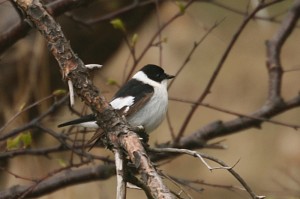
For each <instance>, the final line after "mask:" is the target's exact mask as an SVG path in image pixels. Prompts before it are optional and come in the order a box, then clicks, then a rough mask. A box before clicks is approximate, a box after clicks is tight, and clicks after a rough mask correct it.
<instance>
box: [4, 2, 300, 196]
mask: <svg viewBox="0 0 300 199" xmlns="http://www.w3.org/2000/svg"><path fill="white" fill-rule="evenodd" d="M46 2H47V1H46ZM134 2H138V5H140V6H136V7H134V8H131V9H128V10H129V11H126V12H121V11H122V9H123V8H130V5H135V4H134ZM149 2H150V3H149ZM153 2H155V1H117V0H114V1H94V2H93V3H90V4H87V5H84V6H81V7H80V8H76V9H73V10H72V11H68V12H66V13H64V14H62V15H61V16H59V17H57V21H58V22H59V23H60V24H61V26H62V29H63V31H64V33H65V35H66V37H67V39H68V40H69V41H70V44H71V46H72V47H73V50H74V51H75V52H76V53H77V54H78V56H79V57H80V58H81V59H82V60H83V61H84V62H85V63H86V64H91V63H97V64H102V65H103V68H102V69H100V70H99V71H95V72H93V73H92V76H93V81H94V84H95V85H97V87H99V89H100V90H101V91H102V92H103V94H104V95H105V96H106V97H107V99H110V98H111V97H112V96H113V94H114V93H115V92H116V91H117V90H118V87H119V85H122V83H123V82H124V81H125V79H126V77H127V76H126V74H128V72H129V71H130V68H131V66H132V65H133V60H132V57H131V56H130V50H129V48H128V45H127V44H126V42H125V38H127V39H128V40H129V41H131V39H132V38H133V36H134V35H135V34H136V35H137V39H136V40H135V53H136V54H137V56H139V55H140V54H141V53H142V52H143V51H144V49H145V48H146V47H147V45H148V43H149V41H150V39H151V38H152V37H153V35H154V34H156V33H157V31H158V29H159V28H160V27H161V26H162V25H163V24H165V23H166V22H168V21H169V20H170V19H171V18H172V17H174V16H175V15H176V14H177V13H178V12H180V8H181V6H182V5H185V2H182V3H181V2H179V1H178V2H177V1H159V2H160V3H157V4H155V3H153ZM157 2H158V1H157ZM258 2H259V1H258V0H250V1H248V0H241V1H236V0H224V1H211V2H210V1H208V2H202V1H195V2H194V3H193V4H192V5H191V6H190V7H189V8H188V9H187V10H186V11H185V13H184V15H183V16H181V17H178V18H177V19H175V21H174V22H172V23H171V24H169V25H168V26H167V28H165V29H164V30H163V31H162V32H161V35H160V39H161V41H162V42H161V46H160V47H159V46H151V47H150V49H149V51H147V53H146V54H145V55H144V56H143V57H142V59H141V60H140V62H139V63H138V66H137V68H136V70H138V69H139V68H141V67H142V66H143V65H145V64H148V63H153V64H158V65H161V66H162V67H163V68H164V69H165V71H167V73H169V74H175V73H176V72H177V71H178V70H179V68H180V66H181V65H182V64H183V63H184V60H185V59H186V58H187V56H188V54H189V52H190V50H191V49H192V48H193V45H194V43H195V42H197V41H199V40H200V39H201V38H202V37H203V36H204V35H205V34H206V33H207V31H208V30H209V29H210V28H211V27H212V26H213V25H214V24H215V23H218V22H220V21H222V22H221V23H220V24H219V25H218V26H217V27H216V28H215V29H213V31H212V32H211V33H210V34H209V35H208V36H207V37H206V38H205V40H204V41H203V42H202V43H201V44H200V45H199V47H198V48H197V49H196V51H195V52H194V53H193V55H192V57H191V59H190V61H189V62H188V63H187V64H186V66H185V67H184V69H183V70H182V72H181V73H180V74H179V75H178V76H177V77H176V79H175V82H174V84H172V86H171V87H170V89H169V95H170V97H176V98H180V99H186V100H192V101H195V100H196V99H197V98H198V97H199V96H200V95H201V94H202V92H203V90H204V88H205V86H206V84H207V82H208V81H209V79H210V78H211V75H212V73H213V71H214V69H215V68H216V65H217V64H218V62H219V60H220V58H221V56H222V54H223V53H224V51H225V49H226V48H227V46H228V44H229V42H230V40H231V38H232V36H233V34H234V33H235V32H236V31H237V29H238V27H239V26H240V24H241V23H242V21H243V19H244V18H245V15H246V14H247V13H249V12H251V10H253V9H254V8H255V7H256V5H257V4H258ZM292 3H293V1H290V0H286V1H283V2H281V3H278V4H275V5H273V6H271V7H269V8H267V9H264V10H262V11H260V12H259V13H258V14H257V16H259V17H262V18H268V17H272V16H276V20H278V21H281V20H282V19H283V18H284V16H285V15H286V12H287V11H288V9H289V8H290V7H291V5H292ZM220 5H224V6H226V7H228V8H231V9H227V8H224V6H220ZM0 10H1V11H0V18H1V19H2V20H0V33H1V32H2V33H4V32H5V31H7V30H9V29H10V28H11V27H13V26H14V25H15V23H17V22H18V20H20V19H19V17H18V13H17V12H15V11H14V7H13V6H12V4H10V2H8V1H3V2H2V3H1V4H0ZM115 12H117V13H116V14H115V15H113V16H110V14H112V13H115ZM118 12H119V13H118ZM115 18H120V19H121V20H122V21H123V23H124V26H125V27H126V32H125V33H124V32H122V31H121V30H120V29H116V28H114V27H113V25H112V24H111V23H110V22H111V20H113V19H115ZM97 20H98V21H97ZM276 20H275V21H276ZM279 27H280V23H277V22H271V21H269V20H259V19H256V20H252V21H251V22H250V23H249V24H248V25H247V27H246V28H245V30H244V31H243V33H242V34H241V36H240V37H239V39H238V41H237V43H236V44H235V45H234V47H233V49H232V50H231V52H230V54H229V57H228V58H227V60H226V61H225V63H224V66H223V67H222V70H221V72H220V74H219V76H218V78H217V80H216V82H215V84H214V85H213V87H212V90H211V93H210V94H209V96H208V97H207V98H206V99H205V101H204V102H206V103H209V104H211V105H215V106H218V107H222V108H224V109H227V110H231V111H234V112H238V113H243V114H251V113H253V112H254V111H256V110H258V109H259V108H260V107H261V106H262V105H263V104H264V103H265V101H266V98H267V95H268V73H267V68H266V46H265V42H266V40H268V39H271V38H272V37H273V36H274V35H275V34H276V31H277V30H278V28H279ZM299 33H300V32H299V28H296V29H295V30H294V32H293V34H292V35H291V36H290V37H289V38H288V41H287V42H286V43H285V45H284V48H283V51H282V53H281V59H282V60H281V61H282V65H283V67H284V70H286V71H287V72H285V73H284V76H283V85H282V93H283V97H284V99H287V100H288V99H291V98H293V97H295V96H297V95H298V93H299V88H300V86H299V85H300V84H299V83H300V80H299V70H293V69H296V68H298V69H299V55H298V54H299V51H300V46H299V42H300V41H299V40H300V38H299V35H300V34H299ZM135 37H136V36H135ZM156 41H157V42H158V43H160V42H159V40H156ZM0 59H1V60H0V68H1V73H0V107H1V108H0V126H3V125H4V124H5V123H6V122H7V121H9V119H10V118H11V117H12V116H13V115H15V113H16V112H17V111H18V110H20V107H22V106H24V105H29V104H31V103H33V102H35V101H37V100H39V99H41V98H43V97H45V96H48V95H49V94H51V93H52V92H53V91H55V90H56V89H67V87H66V84H65V83H64V82H63V81H62V78H61V74H60V71H59V67H58V64H57V62H56V61H55V60H54V59H53V57H52V56H51V54H49V52H48V50H47V46H46V43H45V40H44V39H43V38H42V36H40V34H39V33H38V32H36V31H35V30H31V31H30V32H29V33H28V35H27V36H26V37H24V38H23V39H20V40H19V41H18V42H16V43H15V44H14V45H13V46H11V47H10V48H8V49H7V50H6V51H5V52H4V53H2V55H1V57H0ZM290 70H291V71H290ZM124 74H125V75H124ZM51 103H53V102H52V101H51V100H49V101H46V102H44V103H41V104H40V105H39V106H37V107H35V108H34V109H31V110H30V111H28V112H25V113H23V114H21V115H20V116H19V117H18V118H16V119H15V120H14V122H13V123H11V124H10V125H9V126H8V127H6V128H5V130H4V131H2V132H1V134H5V133H7V132H9V131H10V130H12V129H15V128H17V127H18V126H20V125H22V124H24V123H26V122H28V121H29V120H30V119H31V118H33V117H35V116H37V115H39V114H41V113H42V112H43V111H45V110H46V109H47V107H49V106H50V104H51ZM169 103H170V104H169V115H170V122H171V124H172V127H173V129H174V132H175V133H176V132H178V131H179V129H180V127H181V125H182V123H183V121H184V119H185V117H186V115H187V113H188V112H189V110H190V107H191V105H190V104H185V103H181V102H176V101H172V100H171V101H170V102H169ZM75 104H76V106H75V109H77V110H80V111H81V110H85V109H84V108H83V104H82V103H81V102H80V100H77V101H76V103H75ZM75 117H77V116H76V115H74V114H71V112H70V111H69V109H68V106H67V104H65V106H63V107H62V108H61V109H60V110H59V111H57V112H55V113H54V114H53V115H52V116H51V117H48V118H46V119H45V120H44V121H43V123H44V124H46V125H47V126H49V127H50V128H53V129H54V130H56V131H58V132H59V131H61V129H57V128H56V126H57V124H59V123H61V122H62V121H66V120H68V119H72V118H75ZM234 118H236V116H232V115H229V114H226V113H223V112H219V111H215V110H211V109H208V108H205V107H199V108H198V109H197V112H196V114H195V115H194V116H193V117H192V120H191V122H190V123H189V125H188V127H187V129H186V131H185V135H188V134H191V133H193V132H194V131H196V130H197V129H199V128H201V127H202V126H205V125H207V124H209V123H211V122H214V121H216V120H222V121H228V120H231V119H234ZM299 118H300V110H299V108H295V109H292V110H290V111H287V112H286V113H283V114H281V115H279V116H276V117H275V118H273V119H274V120H277V121H281V122H285V123H288V124H295V125H299V124H300V121H299ZM171 139H172V136H171V133H170V128H169V126H168V124H167V122H166V121H164V123H163V124H162V125H161V126H160V127H159V128H158V129H157V130H156V131H155V132H153V133H152V134H151V135H150V146H155V144H157V143H164V142H167V141H170V140H171ZM221 140H223V141H222V144H223V145H226V146H227V147H228V148H227V149H226V150H217V149H201V150H199V151H200V152H202V153H206V154H209V155H212V156H214V157H217V158H218V159H221V160H223V161H224V162H226V163H227V164H228V165H234V164H235V163H236V162H237V161H239V162H238V164H237V165H236V166H235V170H236V171H237V172H238V173H239V174H240V175H241V177H243V178H244V180H245V181H246V182H247V183H248V185H249V186H250V187H251V188H252V189H253V190H254V192H255V193H256V194H258V195H266V196H269V197H270V198H299V192H300V169H299V166H300V155H299V154H300V144H299V143H300V135H299V131H297V130H295V129H293V128H289V127H285V126H280V125H274V124H271V123H263V125H262V126H261V129H255V128H251V129H248V130H244V131H242V132H237V133H235V134H232V135H230V136H226V137H221V138H218V139H215V140H212V141H211V142H216V141H221ZM55 142H56V140H54V139H53V138H49V136H45V135H43V134H42V133H41V134H39V133H34V132H33V141H32V147H41V146H51V145H52V144H54V143H55ZM5 150H6V143H4V142H3V143H1V151H3V152H4V151H5ZM92 153H95V154H99V153H101V155H108V156H112V153H111V152H110V151H108V150H102V149H93V150H92ZM69 156H70V153H64V154H54V155H53V158H52V159H47V158H43V157H31V156H22V157H17V158H13V159H10V160H6V161H5V162H4V161H3V162H2V163H0V164H1V167H6V168H8V169H9V170H10V171H13V172H14V173H17V174H20V175H22V176H28V177H39V176H43V175H46V174H47V173H49V172H50V171H51V170H52V169H54V168H59V167H60V164H59V160H61V159H65V160H67V159H68V158H69ZM212 165H214V164H213V163H212ZM159 169H160V170H162V172H163V173H165V174H168V175H170V176H173V177H178V178H183V179H190V180H199V181H201V182H203V183H206V184H207V185H199V186H198V187H201V188H204V190H203V191H202V192H200V193H199V192H196V191H193V190H191V189H189V188H185V191H187V192H188V193H189V194H190V196H191V197H193V198H232V199H234V198H250V196H249V195H248V193H246V192H245V191H242V190H239V189H237V188H235V187H240V184H239V183H238V182H237V180H236V179H234V178H233V177H232V176H231V175H230V174H229V173H228V172H227V171H225V170H214V171H213V172H210V171H209V170H208V169H207V168H206V167H205V165H203V163H202V162H201V161H199V160H197V159H195V158H191V157H189V156H184V155H183V156H180V157H178V158H176V159H175V160H173V161H171V162H169V163H167V164H163V165H162V166H160V167H159ZM166 182H167V184H168V185H169V187H170V188H171V189H173V190H174V191H176V192H177V191H179V190H180V189H179V188H178V187H176V186H175V185H174V184H172V183H171V182H170V181H169V180H166ZM15 184H28V182H26V181H24V180H21V179H16V178H15V177H13V176H11V175H9V174H8V173H6V172H0V187H1V190H4V189H5V188H8V187H11V186H13V185H15ZM210 185H211V186H210ZM115 187H116V179H115V178H114V177H113V178H110V179H109V180H106V181H100V182H90V183H85V184H79V185H76V186H71V187H67V188H63V189H61V190H58V191H56V192H54V193H52V194H49V195H47V196H43V197H40V198H45V199H46V198H47V199H48V198H49V199H50V198H83V197H85V198H101V199H102V198H103V199H104V198H115ZM182 197H183V198H188V197H187V196H185V195H183V196H182ZM128 198H146V197H145V195H144V193H143V192H142V191H136V190H129V192H128Z"/></svg>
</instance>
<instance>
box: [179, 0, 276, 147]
mask: <svg viewBox="0 0 300 199" xmlns="http://www.w3.org/2000/svg"><path fill="white" fill-rule="evenodd" d="M280 1H281V0H274V1H271V2H268V3H265V2H264V1H260V3H259V4H258V5H257V7H256V8H255V9H254V10H253V11H252V12H251V13H250V14H249V15H248V16H247V17H246V18H245V19H244V20H243V22H242V23H241V25H240V26H239V28H238V29H237V31H236V32H235V33H234V35H233V36H232V39H231V41H230V42H229V44H228V46H227V48H226V50H225V52H224V54H223V55H222V57H221V59H220V61H219V63H218V65H217V67H216V69H215V70H214V72H213V74H212V76H211V78H210V80H209V81H208V83H207V85H206V87H205V89H204V91H203V93H202V94H201V95H200V96H199V98H198V99H197V103H200V102H202V101H203V100H204V99H205V98H206V96H207V95H208V94H209V93H210V92H211V91H210V90H211V87H212V86H213V84H214V82H215V80H216V78H217V76H218V74H219V73H220V71H221V68H222V67H223V64H224V63H225V61H226V59H227V57H228V55H229V53H230V52H231V49H232V48H233V46H234V44H235V43H236V41H237V39H238V38H239V36H240V35H241V33H242V31H243V30H244V28H245V27H246V25H247V24H248V22H249V21H250V20H251V19H252V18H253V16H255V14H256V13H257V12H258V11H260V10H261V9H263V8H266V7H268V6H270V5H273V4H275V3H278V2H280ZM196 110H197V106H196V105H194V106H192V108H191V110H190V112H189V113H188V115H187V117H186V118H185V120H184V122H183V124H182V126H181V128H180V130H179V132H178V135H177V137H176V139H175V141H174V142H175V143H177V142H178V141H179V140H180V138H181V137H182V135H183V134H184V132H185V130H186V127H187V126H188V124H189V123H190V121H191V118H192V116H193V115H194V113H195V112H196Z"/></svg>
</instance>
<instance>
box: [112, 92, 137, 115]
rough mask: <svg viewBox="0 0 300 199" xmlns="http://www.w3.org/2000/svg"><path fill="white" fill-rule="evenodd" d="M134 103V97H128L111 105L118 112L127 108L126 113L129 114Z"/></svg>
mask: <svg viewBox="0 0 300 199" xmlns="http://www.w3.org/2000/svg"><path fill="white" fill-rule="evenodd" d="M133 103H134V97H133V96H127V97H118V98H116V99H114V100H113V101H111V102H110V105H111V106H112V107H113V108H114V109H117V110H120V109H122V108H124V107H126V106H127V107H126V109H125V112H127V111H128V110H129V108H130V106H132V105H133Z"/></svg>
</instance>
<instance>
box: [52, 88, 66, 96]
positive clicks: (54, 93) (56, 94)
mask: <svg viewBox="0 0 300 199" xmlns="http://www.w3.org/2000/svg"><path fill="white" fill-rule="evenodd" d="M66 93H67V91H66V90H65V89H57V90H55V91H53V92H52V95H55V96H59V95H64V94H66Z"/></svg>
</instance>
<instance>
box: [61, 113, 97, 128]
mask: <svg viewBox="0 0 300 199" xmlns="http://www.w3.org/2000/svg"><path fill="white" fill-rule="evenodd" d="M95 120H96V116H95V115H94V114H90V115H85V116H83V117H81V118H78V119H75V120H71V121H68V122H65V123H62V124H59V125H58V126H57V127H64V126H69V125H76V124H81V123H85V122H92V121H95Z"/></svg>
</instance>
